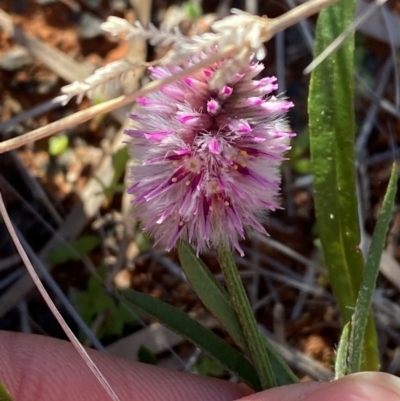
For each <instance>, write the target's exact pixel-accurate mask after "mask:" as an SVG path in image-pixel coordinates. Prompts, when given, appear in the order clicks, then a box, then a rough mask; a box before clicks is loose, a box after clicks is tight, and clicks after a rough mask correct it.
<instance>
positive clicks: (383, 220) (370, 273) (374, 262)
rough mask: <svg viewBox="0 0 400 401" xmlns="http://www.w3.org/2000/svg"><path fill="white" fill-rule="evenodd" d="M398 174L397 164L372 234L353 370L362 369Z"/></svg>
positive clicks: (352, 351) (353, 346)
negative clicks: (367, 330) (370, 314)
mask: <svg viewBox="0 0 400 401" xmlns="http://www.w3.org/2000/svg"><path fill="white" fill-rule="evenodd" d="M397 177H398V175H397V172H396V167H395V165H393V169H392V174H391V176H390V181H389V185H388V189H387V191H386V194H385V198H384V199H383V204H382V209H381V211H380V213H379V216H378V221H377V223H376V227H375V230H374V234H373V236H372V241H371V245H370V248H369V251H368V257H367V263H366V266H365V271H364V276H363V281H362V285H361V287H360V291H359V293H358V298H357V303H356V310H355V312H354V315H353V320H352V330H351V336H350V344H349V367H350V373H356V372H359V371H360V366H361V358H362V354H361V350H362V346H363V341H364V332H365V328H366V325H367V319H368V312H369V310H370V309H371V304H372V296H373V293H374V290H375V285H376V279H377V277H378V273H379V265H380V260H381V256H382V251H383V248H384V245H385V241H386V234H387V231H388V228H389V223H390V218H391V214H392V210H393V206H394V199H395V196H396V189H397Z"/></svg>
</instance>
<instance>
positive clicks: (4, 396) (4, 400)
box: [0, 382, 14, 401]
mask: <svg viewBox="0 0 400 401" xmlns="http://www.w3.org/2000/svg"><path fill="white" fill-rule="evenodd" d="M0 401H14V399H13V398H12V397H11V395H10V393H9V392H8V390H7V388H6V387H5V386H4V384H3V383H1V382H0Z"/></svg>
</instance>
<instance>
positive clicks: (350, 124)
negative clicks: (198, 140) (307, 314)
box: [308, 0, 379, 370]
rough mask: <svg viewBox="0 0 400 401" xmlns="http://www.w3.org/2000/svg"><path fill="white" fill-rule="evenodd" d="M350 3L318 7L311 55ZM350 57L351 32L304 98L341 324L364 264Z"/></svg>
mask: <svg viewBox="0 0 400 401" xmlns="http://www.w3.org/2000/svg"><path fill="white" fill-rule="evenodd" d="M354 7H355V0H341V1H339V2H338V3H337V4H335V5H333V6H331V7H328V8H327V9H325V10H323V11H322V12H321V13H320V15H319V18H318V22H317V29H316V41H315V56H317V55H318V54H320V53H321V52H322V51H323V50H324V49H325V48H326V47H327V46H328V45H329V44H330V43H331V42H332V41H333V40H334V39H335V38H336V37H337V36H338V35H340V33H341V32H343V31H344V30H345V29H346V28H347V27H348V26H349V25H350V24H351V23H352V21H353V16H354ZM353 57H354V37H353V36H351V37H349V38H348V39H347V40H346V42H345V43H344V44H343V46H342V47H341V48H340V49H339V50H338V51H336V52H335V53H333V54H331V55H330V56H329V57H328V58H327V59H326V60H325V61H324V62H322V63H321V64H320V65H319V66H318V67H317V68H316V69H315V70H314V72H313V74H312V76H311V82H310V93H309V102H308V109H309V116H310V122H309V125H310V150H311V160H312V166H313V172H314V191H315V209H316V217H317V223H318V228H319V235H320V239H321V244H322V248H323V251H324V256H325V263H326V265H327V267H328V271H329V277H330V282H331V285H332V290H333V293H334V295H335V297H336V299H337V301H338V303H339V307H340V311H341V315H342V318H343V323H344V324H346V323H347V322H349V321H350V319H351V315H352V309H351V308H353V307H354V306H355V304H356V299H357V294H358V290H359V288H360V284H361V280H362V274H363V270H364V261H363V257H362V254H361V251H360V249H359V243H360V230H359V221H358V213H357V196H356V185H355V182H356V181H355V167H354V134H355V121H354V104H353V103H354V78H353V73H354V70H353ZM365 335H366V338H365V342H364V357H363V359H364V365H363V368H365V369H368V370H376V369H378V367H379V358H378V352H377V341H376V331H375V326H374V324H373V321H372V319H369V322H368V325H367V329H366V333H365Z"/></svg>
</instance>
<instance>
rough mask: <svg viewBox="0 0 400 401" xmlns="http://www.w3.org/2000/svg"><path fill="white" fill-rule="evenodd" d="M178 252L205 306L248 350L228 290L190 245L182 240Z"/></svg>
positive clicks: (187, 275) (186, 272) (242, 346)
mask: <svg viewBox="0 0 400 401" xmlns="http://www.w3.org/2000/svg"><path fill="white" fill-rule="evenodd" d="M178 253H179V259H180V261H181V264H182V268H183V270H184V272H185V275H186V277H187V279H188V280H189V282H190V284H191V286H192V287H193V290H194V291H195V293H196V294H197V295H198V297H199V298H200V299H201V301H202V302H203V304H204V306H205V307H206V308H207V309H208V310H209V311H210V312H211V313H212V314H213V315H214V316H215V317H216V318H217V319H218V321H219V322H220V323H221V324H222V325H223V326H224V328H225V330H226V331H227V332H228V333H229V334H230V335H231V336H232V338H233V339H234V340H235V342H236V344H237V345H238V346H239V347H240V348H241V349H242V350H243V351H247V343H246V339H245V337H244V334H243V330H242V327H241V325H240V322H239V319H238V317H237V315H236V312H235V310H234V309H233V308H232V305H231V302H230V299H229V295H228V293H227V292H226V290H225V289H224V288H223V287H222V285H221V284H220V283H219V282H218V281H217V280H216V279H215V277H214V276H213V274H212V273H211V272H210V269H209V268H208V267H207V266H206V265H205V264H204V263H203V261H202V260H200V259H199V258H198V257H196V255H195V253H194V252H193V249H192V247H191V246H190V245H188V244H186V243H184V242H182V241H181V242H180V243H179V246H178Z"/></svg>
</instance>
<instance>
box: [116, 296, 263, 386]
mask: <svg viewBox="0 0 400 401" xmlns="http://www.w3.org/2000/svg"><path fill="white" fill-rule="evenodd" d="M120 294H121V295H122V297H123V298H125V299H126V300H127V301H128V302H129V303H130V304H131V305H132V306H133V307H134V308H135V309H139V310H140V311H142V312H144V313H147V314H148V315H150V316H152V317H154V318H156V319H157V320H158V321H159V322H160V323H162V324H163V325H165V326H166V327H168V328H169V329H171V330H173V331H175V332H176V333H178V334H180V335H181V336H182V337H184V338H186V339H187V340H189V341H190V342H192V343H193V344H195V345H196V346H197V347H199V348H201V349H202V350H203V351H205V352H206V353H207V354H209V355H210V356H212V357H213V358H214V359H216V360H217V361H218V362H220V363H221V364H222V365H223V366H225V368H226V369H227V370H228V371H230V372H232V373H235V374H236V375H238V376H239V377H240V378H241V379H242V380H243V381H244V382H245V383H247V384H248V385H249V386H250V387H252V388H253V389H254V390H261V385H260V382H259V380H258V378H257V372H256V370H255V369H254V367H253V365H252V364H251V363H250V362H249V361H248V360H247V359H246V358H245V357H244V356H243V355H242V354H241V353H240V352H239V351H238V350H236V349H235V348H233V347H232V346H231V345H229V344H228V343H227V342H225V341H224V340H222V339H221V338H220V337H218V336H217V335H216V334H214V333H213V332H212V331H211V330H209V329H208V328H206V327H204V326H202V325H201V324H200V323H198V322H196V321H195V320H193V319H192V318H191V317H189V316H188V315H187V314H186V313H185V312H183V311H181V310H180V309H177V308H175V307H173V306H171V305H168V304H166V303H165V302H162V301H160V300H159V299H156V298H153V297H151V296H149V295H147V294H143V293H140V292H137V291H133V290H125V291H121V292H120Z"/></svg>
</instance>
